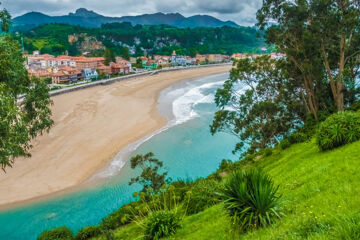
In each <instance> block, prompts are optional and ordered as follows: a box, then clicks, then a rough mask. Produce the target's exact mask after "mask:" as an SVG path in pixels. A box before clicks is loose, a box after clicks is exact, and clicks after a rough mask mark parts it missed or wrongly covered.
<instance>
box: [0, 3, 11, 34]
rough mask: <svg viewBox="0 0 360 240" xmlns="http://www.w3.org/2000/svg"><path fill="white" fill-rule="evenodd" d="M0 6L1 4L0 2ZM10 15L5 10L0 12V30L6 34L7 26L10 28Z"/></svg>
mask: <svg viewBox="0 0 360 240" xmlns="http://www.w3.org/2000/svg"><path fill="white" fill-rule="evenodd" d="M0 5H1V2H0ZM10 19H11V16H10V13H9V12H8V11H7V10H6V9H3V10H0V27H1V28H0V29H1V31H3V32H8V31H9V26H10Z"/></svg>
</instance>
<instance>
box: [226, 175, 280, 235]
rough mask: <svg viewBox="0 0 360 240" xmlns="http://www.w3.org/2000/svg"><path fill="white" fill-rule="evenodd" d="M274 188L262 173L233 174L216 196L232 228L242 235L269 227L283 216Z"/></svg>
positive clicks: (275, 187)
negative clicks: (242, 233) (245, 232)
mask: <svg viewBox="0 0 360 240" xmlns="http://www.w3.org/2000/svg"><path fill="white" fill-rule="evenodd" d="M278 188H279V186H275V185H274V183H273V181H272V179H271V177H270V176H269V175H267V174H265V173H264V172H262V171H259V170H250V171H235V172H234V173H233V174H232V175H231V176H230V177H229V178H228V180H227V181H226V183H225V187H224V189H223V190H222V191H221V192H220V194H219V195H220V197H221V199H222V201H223V204H224V207H225V209H226V210H227V212H228V214H229V216H230V217H231V219H232V223H233V224H234V226H235V227H236V228H238V229H240V230H241V231H246V230H251V229H254V228H258V227H262V226H267V225H269V224H272V223H273V222H274V221H275V219H277V218H280V217H281V216H282V215H283V213H282V210H281V208H280V195H278V194H277V191H278Z"/></svg>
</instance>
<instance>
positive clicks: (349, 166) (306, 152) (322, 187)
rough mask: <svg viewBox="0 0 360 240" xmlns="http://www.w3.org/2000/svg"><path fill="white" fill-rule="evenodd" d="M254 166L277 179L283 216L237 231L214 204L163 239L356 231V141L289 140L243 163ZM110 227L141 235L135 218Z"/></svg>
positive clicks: (359, 149)
mask: <svg viewBox="0 0 360 240" xmlns="http://www.w3.org/2000/svg"><path fill="white" fill-rule="evenodd" d="M254 166H256V167H260V168H262V169H263V170H264V171H265V172H267V173H269V174H270V175H271V176H272V178H273V180H274V182H275V184H280V188H279V192H280V193H281V194H282V196H283V197H282V198H283V201H284V202H283V205H284V208H285V214H286V216H285V217H283V218H282V219H281V220H278V221H277V222H276V223H275V224H273V225H271V226H269V227H266V228H262V229H258V230H254V231H252V232H248V233H245V234H237V233H234V232H233V231H232V230H231V229H232V228H231V227H230V221H229V219H228V217H227V216H226V214H225V211H224V210H223V207H222V206H221V204H219V205H215V206H214V207H212V208H209V209H207V210H205V211H203V212H200V213H198V214H196V215H192V216H189V217H186V218H185V219H184V221H183V225H182V228H181V229H179V230H178V232H177V233H176V234H175V236H173V237H171V238H168V239H204V240H205V239H207V240H208V239H214V240H215V239H229V240H230V239H324V240H325V239H349V237H348V236H358V235H357V234H359V236H360V214H359V213H360V196H359V193H360V174H359V172H358V169H360V141H358V142H355V143H352V144H349V145H346V146H343V147H340V148H337V149H334V150H331V151H327V152H320V151H319V149H318V148H317V146H316V143H315V140H313V141H311V142H306V143H300V144H295V145H292V146H291V147H289V148H287V149H285V150H280V149H276V150H274V152H273V154H272V155H271V156H269V157H265V158H262V159H260V160H257V161H256V162H255V163H250V164H247V165H246V166H244V167H245V168H250V167H254ZM349 219H350V220H349ZM114 233H115V239H141V236H142V232H141V228H140V227H138V226H137V225H136V224H130V225H128V226H125V227H123V228H119V229H117V230H115V231H114ZM350 239H351V238H350Z"/></svg>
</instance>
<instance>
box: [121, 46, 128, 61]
mask: <svg viewBox="0 0 360 240" xmlns="http://www.w3.org/2000/svg"><path fill="white" fill-rule="evenodd" d="M121 56H122V57H123V58H125V59H126V60H129V59H130V53H129V48H127V47H124V48H123V50H122V54H121Z"/></svg>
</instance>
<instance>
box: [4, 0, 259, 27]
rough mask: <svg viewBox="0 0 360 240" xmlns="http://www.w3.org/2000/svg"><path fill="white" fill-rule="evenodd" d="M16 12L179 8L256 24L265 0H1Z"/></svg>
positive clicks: (120, 13)
mask: <svg viewBox="0 0 360 240" xmlns="http://www.w3.org/2000/svg"><path fill="white" fill-rule="evenodd" d="M0 2H2V3H3V4H2V7H5V8H7V9H8V10H9V11H10V13H11V14H12V15H14V16H18V15H21V14H24V13H26V12H29V11H37V12H43V13H45V14H48V15H65V14H68V13H69V12H74V11H75V10H76V9H77V8H80V7H84V8H87V9H89V10H93V11H95V12H97V13H99V14H103V15H106V16H125V15H137V14H144V13H155V12H166V13H170V12H179V13H181V14H183V15H185V16H190V15H194V14H209V15H212V16H214V17H217V18H220V19H221V20H232V21H235V22H237V23H238V24H240V25H253V24H254V23H255V14H256V11H257V9H259V8H260V7H261V2H262V1H261V0H221V1H218V0H100V1H99V0H0Z"/></svg>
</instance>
